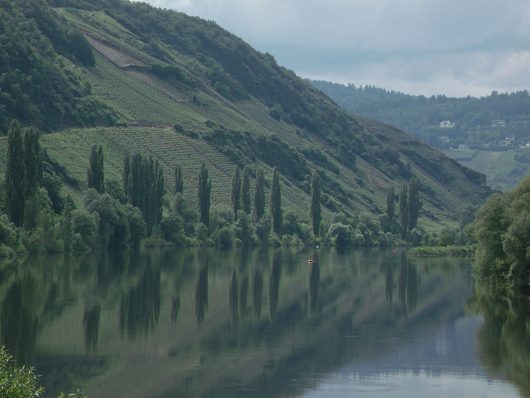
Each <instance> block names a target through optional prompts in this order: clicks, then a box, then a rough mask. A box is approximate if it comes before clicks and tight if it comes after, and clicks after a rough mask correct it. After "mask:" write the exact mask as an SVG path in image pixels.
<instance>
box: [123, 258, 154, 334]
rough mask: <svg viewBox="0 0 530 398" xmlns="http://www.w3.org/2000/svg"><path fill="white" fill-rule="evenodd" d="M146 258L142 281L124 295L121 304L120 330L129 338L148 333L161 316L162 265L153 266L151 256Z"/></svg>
mask: <svg viewBox="0 0 530 398" xmlns="http://www.w3.org/2000/svg"><path fill="white" fill-rule="evenodd" d="M144 259H145V260H144V261H145V269H144V271H143V273H142V275H141V277H140V281H139V282H138V283H137V284H136V286H134V287H133V288H132V289H130V290H129V292H127V293H125V294H124V295H123V297H122V299H121V304H120V331H121V334H122V335H123V334H124V333H125V332H127V336H128V337H129V338H135V337H136V336H137V335H138V333H143V334H144V335H147V334H148V333H149V331H151V329H152V328H153V327H154V326H155V325H156V324H157V323H158V319H159V316H160V267H159V266H157V267H153V266H152V265H151V258H150V257H149V256H145V257H144Z"/></svg>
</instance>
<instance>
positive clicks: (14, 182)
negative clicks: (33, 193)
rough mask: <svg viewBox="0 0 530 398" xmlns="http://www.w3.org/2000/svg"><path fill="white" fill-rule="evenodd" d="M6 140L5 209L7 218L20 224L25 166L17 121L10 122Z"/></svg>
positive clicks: (23, 202)
mask: <svg viewBox="0 0 530 398" xmlns="http://www.w3.org/2000/svg"><path fill="white" fill-rule="evenodd" d="M7 140H8V142H7V168H6V176H5V185H6V209H7V215H8V216H9V219H10V220H11V221H12V222H13V223H14V224H15V225H16V226H21V225H22V223H23V221H24V205H25V202H26V186H25V181H26V180H25V178H26V168H25V164H24V144H23V134H22V130H21V128H20V125H19V124H18V122H15V121H13V122H12V123H11V125H10V127H9V133H8V137H7Z"/></svg>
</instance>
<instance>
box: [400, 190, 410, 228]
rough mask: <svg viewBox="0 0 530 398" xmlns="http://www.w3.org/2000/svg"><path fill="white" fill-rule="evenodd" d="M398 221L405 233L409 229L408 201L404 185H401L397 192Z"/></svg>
mask: <svg viewBox="0 0 530 398" xmlns="http://www.w3.org/2000/svg"><path fill="white" fill-rule="evenodd" d="M399 221H400V222H401V227H402V229H403V235H406V234H407V232H408V230H409V203H408V193H407V186H406V185H403V186H402V187H401V192H400V194H399Z"/></svg>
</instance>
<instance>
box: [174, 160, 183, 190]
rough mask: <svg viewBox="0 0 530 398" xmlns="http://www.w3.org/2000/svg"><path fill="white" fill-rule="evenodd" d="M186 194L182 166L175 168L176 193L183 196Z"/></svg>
mask: <svg viewBox="0 0 530 398" xmlns="http://www.w3.org/2000/svg"><path fill="white" fill-rule="evenodd" d="M183 192H184V179H183V177H182V167H180V164H179V165H177V166H175V193H176V194H177V193H180V194H182V193H183Z"/></svg>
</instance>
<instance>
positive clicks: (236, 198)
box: [230, 166, 241, 218]
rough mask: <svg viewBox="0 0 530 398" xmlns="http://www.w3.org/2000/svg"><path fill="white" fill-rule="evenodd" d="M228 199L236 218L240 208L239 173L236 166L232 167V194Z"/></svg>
mask: <svg viewBox="0 0 530 398" xmlns="http://www.w3.org/2000/svg"><path fill="white" fill-rule="evenodd" d="M230 199H231V201H232V210H233V212H234V218H237V212H238V211H239V209H240V208H241V173H240V171H239V167H237V166H236V167H235V168H234V174H233V176H232V195H231V196H230Z"/></svg>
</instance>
